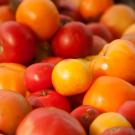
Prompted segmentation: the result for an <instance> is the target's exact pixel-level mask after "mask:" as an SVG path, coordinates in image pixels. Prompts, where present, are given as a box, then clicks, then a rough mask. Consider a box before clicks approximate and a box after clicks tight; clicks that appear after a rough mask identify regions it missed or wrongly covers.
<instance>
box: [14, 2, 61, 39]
mask: <svg viewBox="0 0 135 135" xmlns="http://www.w3.org/2000/svg"><path fill="white" fill-rule="evenodd" d="M16 21H17V22H19V23H22V24H25V25H27V26H29V27H30V28H31V29H32V30H33V31H34V32H35V34H36V35H37V36H38V37H39V38H40V39H42V40H48V39H50V38H51V37H52V36H53V35H54V33H55V32H56V31H57V29H58V28H59V26H60V14H59V11H58V10H57V8H56V6H55V5H54V3H53V2H52V1H51V0H23V2H21V3H20V4H19V6H18V8H17V11H16Z"/></svg>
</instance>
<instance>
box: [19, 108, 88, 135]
mask: <svg viewBox="0 0 135 135" xmlns="http://www.w3.org/2000/svg"><path fill="white" fill-rule="evenodd" d="M16 135H86V133H85V131H84V128H83V127H82V126H81V124H80V123H79V121H77V120H76V119H75V118H74V117H73V116H71V115H70V114H69V113H67V112H66V111H63V110H61V109H58V108H55V107H46V108H45V107H43V108H38V109H35V110H33V111H31V112H30V113H29V114H28V115H27V116H26V117H25V118H24V119H23V120H22V121H21V123H20V124H19V126H18V128H17V130H16Z"/></svg>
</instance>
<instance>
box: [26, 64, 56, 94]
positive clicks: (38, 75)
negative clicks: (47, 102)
mask: <svg viewBox="0 0 135 135" xmlns="http://www.w3.org/2000/svg"><path fill="white" fill-rule="evenodd" d="M53 67H54V65H53V64H50V63H35V64H32V65H30V66H28V67H27V69H26V72H25V77H24V83H25V85H26V87H27V89H28V90H29V91H30V92H31V93H32V92H37V91H40V90H43V89H49V88H51V87H52V80H51V79H52V78H51V76H52V70H53Z"/></svg>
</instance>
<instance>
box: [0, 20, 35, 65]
mask: <svg viewBox="0 0 135 135" xmlns="http://www.w3.org/2000/svg"><path fill="white" fill-rule="evenodd" d="M35 54H36V41H35V36H34V34H33V33H32V32H31V30H30V29H29V28H28V27H26V26H24V25H22V24H19V23H17V22H15V21H8V22H5V23H3V24H1V25H0V62H14V63H20V64H28V63H29V62H31V60H32V59H33V58H34V56H35Z"/></svg>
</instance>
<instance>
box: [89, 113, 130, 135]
mask: <svg viewBox="0 0 135 135" xmlns="http://www.w3.org/2000/svg"><path fill="white" fill-rule="evenodd" d="M112 127H132V126H131V124H130V123H129V122H128V120H126V118H124V117H123V116H122V115H120V114H118V113H115V112H108V113H103V114H101V115H99V116H98V117H97V118H96V119H95V120H94V121H93V122H92V124H91V125H90V135H101V133H103V132H104V131H105V130H106V129H109V128H112Z"/></svg>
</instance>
